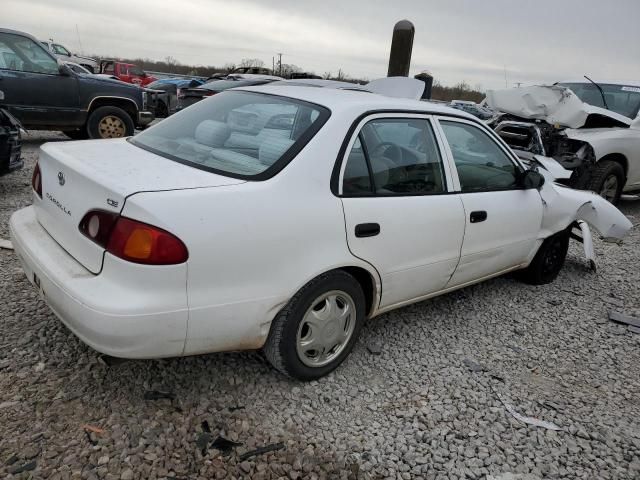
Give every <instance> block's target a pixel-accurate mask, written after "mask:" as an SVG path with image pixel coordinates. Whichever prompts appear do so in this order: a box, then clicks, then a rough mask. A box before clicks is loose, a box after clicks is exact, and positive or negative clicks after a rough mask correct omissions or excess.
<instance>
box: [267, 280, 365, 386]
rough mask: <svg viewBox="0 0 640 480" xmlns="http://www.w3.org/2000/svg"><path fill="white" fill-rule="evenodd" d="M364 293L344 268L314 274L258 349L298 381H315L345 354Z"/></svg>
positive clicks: (357, 326)
mask: <svg viewBox="0 0 640 480" xmlns="http://www.w3.org/2000/svg"><path fill="white" fill-rule="evenodd" d="M364 313H365V297H364V293H363V292H362V287H361V286H360V284H359V283H358V281H357V280H356V279H355V278H353V277H352V276H351V275H349V274H348V273H346V272H342V271H334V272H329V273H325V274H323V275H320V276H319V277H317V278H316V279H314V280H312V281H311V282H309V283H308V284H307V285H305V286H304V287H303V288H302V289H301V290H300V291H299V292H298V293H297V294H296V295H295V296H294V297H293V298H292V299H291V301H290V302H289V303H288V304H287V306H285V307H284V308H283V309H282V310H281V311H280V313H278V315H277V316H276V318H275V319H274V320H273V323H272V324H271V330H270V332H269V337H268V338H267V342H266V343H265V346H264V348H263V351H264V354H265V356H266V357H267V359H268V360H269V362H271V364H272V365H273V366H274V367H275V368H276V369H277V370H279V371H280V372H282V373H284V374H285V375H288V376H290V377H293V378H296V379H298V380H304V381H308V380H315V379H317V378H320V377H322V376H324V375H327V374H328V373H329V372H331V371H332V370H334V369H335V368H336V367H337V366H338V365H340V364H341V363H342V361H343V360H344V359H345V358H346V357H347V355H349V353H350V352H351V350H352V348H353V345H354V344H355V342H356V341H357V339H358V335H359V334H360V329H361V328H362V324H363V322H364Z"/></svg>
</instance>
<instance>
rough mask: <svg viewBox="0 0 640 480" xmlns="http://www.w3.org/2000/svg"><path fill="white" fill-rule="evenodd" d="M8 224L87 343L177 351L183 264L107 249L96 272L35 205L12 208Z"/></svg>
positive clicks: (47, 294) (31, 268)
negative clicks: (125, 257)
mask: <svg viewBox="0 0 640 480" xmlns="http://www.w3.org/2000/svg"><path fill="white" fill-rule="evenodd" d="M9 226H10V232H11V240H12V243H13V246H14V249H15V252H16V254H17V255H18V258H19V260H20V263H21V264H22V268H23V269H24V272H25V274H26V276H27V278H28V279H29V281H30V282H31V283H32V284H34V285H35V286H36V287H37V288H38V289H39V291H40V294H41V295H42V298H43V299H44V301H45V302H46V303H47V304H48V305H49V307H50V308H51V310H52V311H53V312H54V313H55V314H56V315H57V316H58V317H59V318H60V320H61V321H62V322H63V323H64V324H65V325H66V326H67V327H68V328H69V330H71V331H72V332H73V333H74V334H75V335H76V336H77V337H78V338H80V340H82V341H83V342H84V343H86V344H87V345H89V346H90V347H92V348H93V349H95V350H97V351H99V352H102V353H105V354H107V355H111V356H114V357H123V358H158V357H173V356H179V355H182V353H183V351H184V344H185V337H186V332H187V317H188V310H187V303H186V265H175V266H169V268H168V269H164V267H160V268H161V270H162V271H159V270H158V269H154V270H150V269H147V268H145V267H142V268H141V266H140V265H134V264H129V263H128V262H123V261H120V260H119V259H117V258H115V257H112V256H110V255H107V257H106V258H105V262H104V267H103V269H102V273H101V274H100V275H94V274H92V273H91V272H89V271H88V270H86V269H85V268H84V267H83V266H82V265H81V264H79V263H78V262H77V261H76V260H75V259H74V258H73V257H71V256H70V255H69V254H68V253H67V252H66V251H65V250H64V249H63V248H62V247H61V246H60V245H58V244H57V243H56V242H55V240H54V239H53V238H52V237H51V236H50V235H49V234H48V233H47V231H46V230H45V229H44V228H43V227H42V226H41V225H40V224H39V223H38V221H37V219H36V215H35V209H34V207H27V208H24V209H22V210H19V211H17V212H16V213H14V214H13V216H12V217H11V221H10V224H9ZM143 277H144V278H146V281H145V280H144V278H143ZM36 283H37V285H36Z"/></svg>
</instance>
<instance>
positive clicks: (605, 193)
mask: <svg viewBox="0 0 640 480" xmlns="http://www.w3.org/2000/svg"><path fill="white" fill-rule="evenodd" d="M616 193H618V177H616V176H615V175H609V176H608V177H607V178H605V179H604V182H602V188H601V189H600V196H601V197H602V198H604V199H605V200H607V201H609V202H612V201H613V200H615V198H616Z"/></svg>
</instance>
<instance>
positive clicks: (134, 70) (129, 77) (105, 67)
mask: <svg viewBox="0 0 640 480" xmlns="http://www.w3.org/2000/svg"><path fill="white" fill-rule="evenodd" d="M100 73H105V74H107V75H113V76H115V77H118V79H120V80H122V81H123V82H127V83H135V84H136V85H140V86H141V87H146V86H147V85H148V84H150V83H151V82H155V81H156V80H157V78H156V77H154V76H153V75H149V74H147V73H146V72H145V71H144V70H142V68H140V67H139V66H138V65H134V64H133V63H123V62H118V61H115V60H103V61H101V62H100Z"/></svg>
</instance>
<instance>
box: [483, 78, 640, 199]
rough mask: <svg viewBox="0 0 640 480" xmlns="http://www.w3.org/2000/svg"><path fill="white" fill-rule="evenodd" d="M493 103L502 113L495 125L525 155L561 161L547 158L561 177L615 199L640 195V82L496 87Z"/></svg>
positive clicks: (489, 95) (489, 99)
mask: <svg viewBox="0 0 640 480" xmlns="http://www.w3.org/2000/svg"><path fill="white" fill-rule="evenodd" d="M487 103H488V104H489V105H490V106H491V107H492V108H493V109H495V110H497V111H500V112H502V114H501V115H499V116H498V117H497V118H495V119H494V120H493V121H492V122H490V126H491V127H492V128H494V130H495V131H496V132H497V133H498V134H499V135H500V136H501V137H502V138H503V139H504V140H505V141H506V142H507V143H508V144H509V146H511V148H513V149H514V150H516V153H518V154H519V155H520V156H521V157H523V158H526V156H527V154H529V156H531V155H540V156H545V157H549V158H550V159H553V160H555V162H554V161H553V160H549V159H542V162H543V163H545V168H549V169H551V171H553V172H554V176H555V177H556V179H557V180H558V181H560V182H562V183H565V184H567V185H569V186H571V187H573V188H578V189H583V190H592V191H594V192H597V193H598V194H600V195H601V196H602V197H604V198H605V199H607V200H608V201H610V202H611V203H616V202H617V201H618V200H619V198H620V195H621V194H622V193H625V194H635V193H640V116H639V115H638V110H639V109H640V82H636V83H607V84H595V83H593V82H590V81H588V80H582V81H576V82H563V83H559V84H556V85H551V86H535V87H526V88H513V89H508V90H495V91H489V92H487ZM523 152H526V153H524V155H523Z"/></svg>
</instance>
